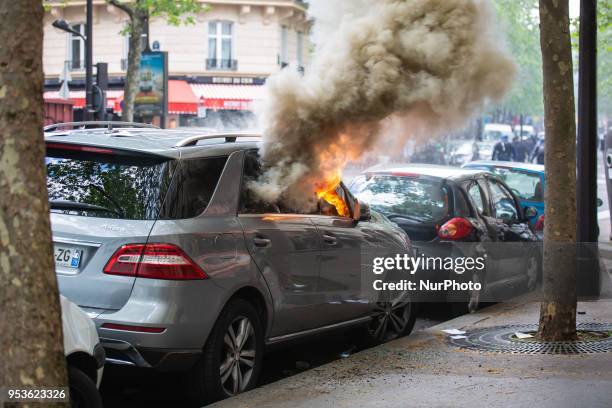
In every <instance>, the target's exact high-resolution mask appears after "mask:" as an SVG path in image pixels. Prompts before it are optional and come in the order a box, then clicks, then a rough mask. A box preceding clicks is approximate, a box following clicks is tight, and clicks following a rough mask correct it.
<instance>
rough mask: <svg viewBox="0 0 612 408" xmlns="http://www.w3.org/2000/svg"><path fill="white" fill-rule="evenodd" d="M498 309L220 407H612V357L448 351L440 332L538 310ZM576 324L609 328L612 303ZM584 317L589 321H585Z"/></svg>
mask: <svg viewBox="0 0 612 408" xmlns="http://www.w3.org/2000/svg"><path fill="white" fill-rule="evenodd" d="M520 301H521V299H517V300H516V302H517V303H504V304H498V305H495V306H492V307H489V308H485V309H482V310H480V311H479V312H478V313H475V314H472V315H466V316H461V317H459V318H457V319H453V320H450V321H447V322H444V323H442V324H440V325H438V326H434V327H431V328H429V329H426V330H423V331H420V332H416V333H413V334H412V335H410V336H408V337H405V338H402V339H399V340H396V341H394V342H391V343H388V344H384V345H382V346H379V347H375V348H372V349H369V350H365V351H363V352H360V353H357V354H355V355H353V356H351V357H349V358H347V359H344V360H339V361H336V362H333V363H330V364H328V365H325V366H322V367H319V368H315V369H312V370H310V371H307V372H304V373H302V374H299V375H296V376H293V377H290V378H286V379H284V380H281V381H278V382H276V383H273V384H270V385H267V386H265V387H262V388H259V389H256V390H253V391H251V392H248V393H246V394H243V395H240V396H238V397H235V398H232V399H229V400H226V401H223V402H221V403H218V404H216V405H215V407H219V408H220V407H258V408H263V407H266V408H267V407H292V408H301V407H334V408H340V407H385V408H387V407H398V408H400V407H401V408H405V407H459V406H465V407H487V408H489V407H498V406H499V407H521V408H524V407H555V408H563V407H610V406H612V352H609V353H599V354H582V355H519V354H497V353H490V352H477V351H471V350H465V349H460V348H458V347H456V346H453V345H450V344H449V343H448V340H447V339H448V335H447V334H445V333H442V332H441V330H442V329H448V328H456V329H462V330H468V331H469V330H470V329H475V328H482V327H490V326H498V325H507V324H524V323H537V321H538V316H539V303H535V302H533V303H526V304H519V303H518V302H520ZM578 311H579V312H580V313H581V314H579V315H578V322H579V323H582V322H602V323H603V322H612V302H611V301H598V302H585V303H582V302H581V303H579V305H578ZM582 312H584V314H582Z"/></svg>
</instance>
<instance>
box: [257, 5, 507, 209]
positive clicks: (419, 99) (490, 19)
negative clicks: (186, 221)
mask: <svg viewBox="0 0 612 408" xmlns="http://www.w3.org/2000/svg"><path fill="white" fill-rule="evenodd" d="M310 4H311V7H310V14H311V15H312V17H314V19H315V26H314V28H313V38H314V40H315V41H316V50H315V52H314V53H313V60H312V62H311V65H310V66H309V67H308V68H307V70H306V74H305V75H304V76H301V75H300V74H299V73H298V72H297V71H296V70H295V69H285V70H283V71H281V72H280V73H278V74H276V75H274V76H272V77H271V78H269V80H268V81H267V85H266V88H267V98H266V101H265V102H264V105H263V107H262V110H261V112H260V121H261V127H262V129H263V133H264V141H263V148H262V160H263V164H264V169H265V171H264V174H263V176H262V177H261V179H260V180H259V181H257V182H255V183H253V184H252V185H251V188H252V189H253V190H254V192H255V193H256V194H257V195H258V196H259V197H261V198H262V200H265V201H270V202H275V201H278V200H280V199H282V200H283V201H284V202H288V203H289V204H290V205H292V206H300V207H309V206H311V205H312V203H314V202H315V194H314V193H315V192H318V191H321V190H322V189H326V188H333V187H335V185H334V183H337V181H338V180H339V176H340V175H341V171H342V168H343V167H344V166H345V164H346V163H347V162H348V161H352V160H357V159H359V158H360V157H361V156H362V155H363V154H364V153H366V152H368V151H370V150H371V149H373V148H374V146H375V145H376V144H377V143H379V142H380V140H381V139H382V138H384V135H385V134H386V133H389V134H392V135H393V138H394V140H393V145H394V146H397V145H400V144H401V143H402V142H406V140H407V139H409V138H414V137H417V135H419V134H420V135H427V137H430V136H431V135H434V134H436V133H438V132H441V131H447V130H451V129H453V128H455V127H457V126H461V125H462V124H463V123H464V122H466V121H467V120H469V119H470V118H471V117H472V116H473V115H474V114H475V113H476V112H478V111H479V110H480V109H481V108H482V106H483V105H484V104H485V103H488V102H490V101H498V100H500V99H501V98H502V97H503V95H504V94H505V92H506V91H507V90H508V88H509V87H510V85H511V82H512V79H513V78H514V75H515V71H516V67H515V65H514V63H513V61H512V60H511V58H510V57H509V55H508V54H507V52H506V51H505V48H504V47H503V46H500V44H501V43H503V42H502V41H499V38H498V36H497V35H496V33H495V31H494V15H493V12H492V9H491V6H490V5H489V2H488V1H487V0H377V1H376V2H372V1H369V0H336V1H334V2H329V1H325V0H314V1H311V2H310ZM398 142H399V143H398Z"/></svg>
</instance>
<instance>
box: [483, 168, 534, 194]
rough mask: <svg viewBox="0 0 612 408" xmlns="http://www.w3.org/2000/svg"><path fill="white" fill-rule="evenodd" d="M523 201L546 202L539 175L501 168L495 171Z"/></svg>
mask: <svg viewBox="0 0 612 408" xmlns="http://www.w3.org/2000/svg"><path fill="white" fill-rule="evenodd" d="M494 173H495V174H497V175H498V176H499V177H500V178H501V179H502V180H504V182H505V183H506V184H507V185H508V187H510V188H511V189H512V190H513V191H514V193H515V194H516V195H517V196H518V197H519V199H521V200H528V201H540V202H541V201H544V192H543V190H542V179H541V178H540V175H539V174H536V173H530V172H526V171H521V170H515V169H508V168H500V167H497V168H495V170H494Z"/></svg>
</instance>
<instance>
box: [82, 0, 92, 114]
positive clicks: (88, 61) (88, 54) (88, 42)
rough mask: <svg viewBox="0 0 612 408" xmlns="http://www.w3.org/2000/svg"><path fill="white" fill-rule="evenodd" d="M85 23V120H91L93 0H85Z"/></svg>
mask: <svg viewBox="0 0 612 408" xmlns="http://www.w3.org/2000/svg"><path fill="white" fill-rule="evenodd" d="M86 14H87V17H86V23H85V115H84V117H85V120H92V117H93V115H92V112H91V110H92V109H93V105H94V103H93V35H92V34H93V0H87V7H86Z"/></svg>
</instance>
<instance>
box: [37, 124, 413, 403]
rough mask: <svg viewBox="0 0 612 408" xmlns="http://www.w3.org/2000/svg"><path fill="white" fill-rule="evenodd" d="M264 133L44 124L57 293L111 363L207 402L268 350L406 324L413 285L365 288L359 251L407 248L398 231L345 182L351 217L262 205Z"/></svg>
mask: <svg viewBox="0 0 612 408" xmlns="http://www.w3.org/2000/svg"><path fill="white" fill-rule="evenodd" d="M90 125H91V126H90ZM96 126H103V127H102V128H97V127H96ZM260 141H261V139H260V137H259V135H255V134H246V133H221V134H210V133H203V134H194V133H193V132H182V131H180V130H179V131H177V130H174V131H172V130H161V129H157V128H153V127H149V126H144V125H138V124H126V123H114V122H108V123H104V122H101V123H98V124H87V123H76V124H63V125H53V126H51V127H49V128H47V129H46V131H45V142H46V165H47V179H48V183H47V184H48V190H49V200H50V201H49V203H50V208H51V223H52V231H53V242H54V246H55V252H56V253H57V254H61V256H57V257H56V264H55V267H56V273H57V277H58V282H59V288H60V291H61V293H62V294H63V295H64V296H66V297H67V298H69V299H70V300H72V301H73V302H74V303H76V304H77V305H78V306H79V307H80V308H81V309H83V310H84V311H85V312H87V313H88V315H89V316H91V317H92V318H93V320H94V322H95V324H96V327H97V330H98V333H99V337H100V342H101V343H102V345H103V346H104V348H105V350H106V361H107V363H110V364H122V365H129V366H137V367H146V368H153V369H158V370H165V371H169V370H170V371H176V372H182V373H185V374H186V376H185V378H186V379H187V380H186V381H185V385H186V389H187V392H188V394H189V395H190V396H191V398H192V399H193V400H195V401H198V402H205V401H212V400H217V399H222V398H226V397H229V396H232V395H235V394H238V393H240V392H243V391H245V390H248V389H250V388H252V387H253V386H255V385H256V383H257V379H258V376H259V373H260V371H261V368H262V361H263V360H262V356H263V353H264V349H265V347H266V346H268V345H272V344H281V343H285V342H288V341H291V340H295V339H300V338H304V337H306V336H310V335H319V336H320V335H323V334H324V333H326V332H328V331H330V330H335V329H351V330H355V332H356V333H359V334H360V336H361V337H362V339H364V340H365V341H369V342H382V341H386V340H389V339H393V338H395V337H398V336H400V335H405V334H408V333H409V332H410V331H411V330H412V327H413V325H414V321H415V316H416V314H415V305H414V302H413V301H412V300H411V298H410V295H409V294H407V293H400V294H398V296H397V297H395V298H393V299H389V301H385V302H382V301H380V302H379V301H377V300H379V299H373V298H372V297H370V295H371V293H369V292H368V291H364V290H362V289H363V288H362V277H363V273H368V270H367V269H368V265H367V263H368V262H369V261H368V259H367V258H365V257H364V254H367V253H368V251H370V250H371V252H372V253H381V254H382V255H383V256H384V255H386V256H391V255H394V254H397V253H405V252H411V251H412V248H411V243H410V241H409V239H408V237H407V235H406V233H405V232H404V231H403V230H401V229H400V228H398V227H397V226H396V225H394V224H392V223H389V222H388V221H387V220H386V219H384V217H380V216H378V215H376V214H375V215H374V216H373V217H372V216H371V215H370V213H369V210H368V207H367V205H365V204H364V203H359V201H358V200H356V199H355V198H354V197H353V196H352V195H351V193H350V192H349V191H348V189H347V188H346V187H345V186H344V185H343V184H339V185H338V186H337V187H336V189H335V195H336V196H337V197H338V198H339V199H340V200H342V202H343V203H344V204H345V205H346V206H347V208H348V209H349V213H348V214H347V215H346V216H340V215H339V214H338V213H337V211H335V210H334V208H333V206H330V205H329V204H327V203H324V202H320V203H319V205H317V208H316V209H314V210H313V211H312V212H309V213H304V212H303V211H299V210H295V209H292V208H288V207H286V206H284V205H283V204H282V203H264V202H262V201H261V200H259V199H257V198H256V197H255V196H254V195H253V193H252V191H251V189H250V188H249V187H248V186H249V182H250V181H252V180H255V179H257V178H258V177H259V175H260V172H261V163H260V160H259V156H258V149H259V146H260ZM364 261H365V262H364ZM369 273H370V274H371V270H370V271H369Z"/></svg>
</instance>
